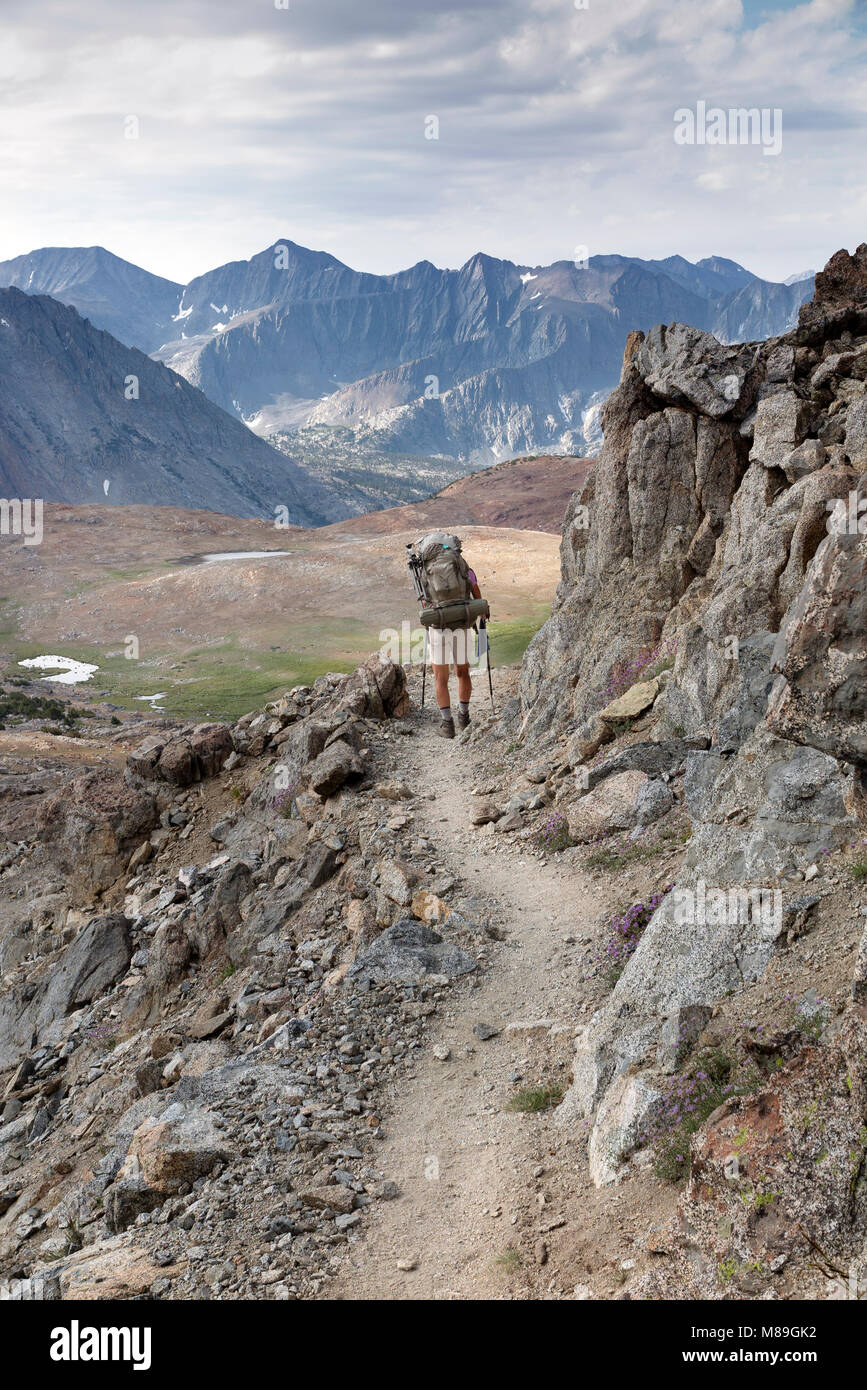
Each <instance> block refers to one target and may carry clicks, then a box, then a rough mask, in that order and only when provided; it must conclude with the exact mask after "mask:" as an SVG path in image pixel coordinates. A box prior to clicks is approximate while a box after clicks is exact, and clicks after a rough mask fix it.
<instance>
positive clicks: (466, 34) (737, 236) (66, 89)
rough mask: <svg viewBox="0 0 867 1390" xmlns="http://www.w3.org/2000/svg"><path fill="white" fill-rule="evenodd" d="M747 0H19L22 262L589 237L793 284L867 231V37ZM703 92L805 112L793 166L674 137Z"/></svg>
mask: <svg viewBox="0 0 867 1390" xmlns="http://www.w3.org/2000/svg"><path fill="white" fill-rule="evenodd" d="M746 9H747V13H746V14H745V7H744V6H742V5H741V3H740V0H703V2H702V3H701V4H696V3H695V0H591V4H590V7H589V8H588V9H587V10H575V8H574V6H572V5H571V4H569V3H568V0H475V3H474V4H473V5H472V6H468V5H466V4H464V3H459V0H442V2H441V3H438V4H437V5H436V6H430V5H429V4H428V3H427V0H425V3H424V4H420V3H419V0H366V3H365V4H363V5H359V4H358V3H357V0H330V3H328V4H314V3H313V0H293V4H292V5H291V7H290V9H289V10H288V11H276V10H274V9H273V8H271V7H270V6H269V5H266V4H262V5H258V6H250V5H239V4H237V3H236V0H173V3H169V0H148V4H146V5H142V4H140V3H138V0H135V2H134V0H112V2H111V3H109V0H89V3H88V4H87V6H85V7H82V6H80V5H78V4H75V3H73V0H44V3H43V4H42V5H40V7H39V10H38V12H36V11H34V10H33V8H32V6H31V5H28V4H25V3H23V0H6V3H5V5H4V14H5V34H4V42H3V46H2V48H0V141H2V148H3V154H4V157H3V160H2V161H0V200H2V204H3V207H4V219H3V235H2V241H0V258H5V257H8V256H12V255H15V254H18V253H20V252H22V251H26V250H30V249H32V248H33V247H35V246H39V245H46V244H78V243H84V244H92V243H95V242H98V243H101V244H103V245H107V246H108V247H109V248H110V249H112V250H114V251H116V252H117V253H118V254H120V255H124V256H127V257H128V258H129V259H131V260H135V261H137V262H139V263H140V264H144V265H146V266H148V267H149V268H152V269H154V270H157V271H159V272H161V273H162V274H166V275H170V276H172V277H173V278H175V279H186V278H189V277H190V276H192V275H193V274H196V273H200V272H201V271H203V270H205V269H207V268H209V267H210V266H211V265H214V264H217V263H219V262H221V261H224V260H228V259H236V258H238V257H241V256H248V255H250V254H252V253H253V252H254V251H256V250H259V249H261V248H262V247H263V246H265V245H267V244H268V243H269V242H271V241H273V240H274V239H275V238H276V237H278V236H292V237H293V238H294V239H295V240H297V241H300V242H302V243H306V244H308V245H313V246H317V247H322V248H324V249H327V250H330V251H332V252H334V254H336V255H339V256H341V257H342V258H343V259H345V260H347V261H348V262H349V263H350V264H354V265H357V266H359V267H361V268H365V269H371V270H394V269H397V268H399V267H401V266H404V265H407V264H410V263H411V262H413V261H414V260H418V259H422V258H429V259H431V260H435V261H437V262H438V263H439V264H459V263H460V262H461V261H463V260H465V259H466V258H467V257H468V256H469V255H470V254H472V252H473V251H475V250H478V249H484V250H487V251H489V252H491V253H492V254H494V255H504V256H509V257H511V258H513V259H515V260H518V261H523V262H524V263H525V264H539V263H542V262H545V261H548V260H551V259H556V258H564V257H568V256H570V255H571V254H572V248H573V247H574V246H575V245H576V244H579V243H580V244H587V245H588V246H589V247H590V250H591V253H595V252H599V251H622V252H628V253H633V254H642V255H648V256H663V255H666V254H669V253H671V252H673V251H680V252H681V253H683V254H685V255H688V256H694V257H695V256H701V255H706V254H710V253H712V252H718V253H720V254H723V255H730V256H733V257H735V258H736V259H740V260H743V261H744V262H745V263H747V264H749V265H750V267H751V268H753V269H756V270H758V271H759V272H760V273H764V274H768V275H776V276H778V277H780V278H782V277H783V276H784V275H786V274H788V273H790V272H791V271H792V270H793V269H797V268H798V267H800V266H802V265H806V264H817V265H818V264H822V263H823V261H824V260H825V259H826V258H827V256H828V255H829V254H830V252H831V251H833V250H834V249H836V247H837V246H838V245H849V246H852V245H854V244H855V243H857V242H858V241H860V240H863V238H864V235H865V233H864V227H863V213H864V188H863V184H864V179H863V177H861V176H860V175H859V173H858V171H859V170H861V169H863V168H864V159H863V124H864V117H865V108H867V84H865V82H864V59H865V56H867V38H865V34H864V31H863V28H862V27H861V26H860V25H859V23H858V19H859V10H858V8H857V6H856V5H855V4H854V3H853V0H811V2H810V3H804V4H800V5H797V4H787V5H786V6H785V8H782V9H780V8H776V9H771V10H770V11H769V13H768V14H767V16H766V17H765V18H762V17H761V16H760V14H759V13H758V12H759V11H760V10H761V9H762V5H761V4H760V3H759V4H758V5H753V4H751V3H748V4H747V6H746ZM699 99H703V100H706V101H707V102H708V103H709V104H718V105H721V106H725V107H728V106H740V105H746V106H760V107H761V106H769V107H779V108H781V109H782V110H783V115H784V140H783V150H782V154H781V155H780V156H779V158H778V159H775V160H769V159H764V160H763V159H762V157H761V151H759V150H756V149H754V148H749V147H746V148H742V147H738V148H716V149H709V148H708V147H703V148H696V147H683V146H676V145H675V144H674V140H673V113H674V111H675V109H677V108H678V107H681V106H687V107H694V105H695V102H696V101H697V100H699ZM130 114H135V115H137V116H138V117H139V119H140V122H141V136H140V139H138V140H125V139H124V127H123V122H124V118H125V117H126V116H127V115H130ZM430 114H436V115H437V116H438V117H439V122H440V132H439V139H438V140H425V138H424V121H425V117H426V116H428V115H430ZM771 165H773V169H771V168H769V166H771ZM571 208H581V209H582V211H581V212H580V214H579V213H575V212H570V209H571ZM829 209H831V210H833V216H832V217H830V218H829V217H828V215H827V214H828V211H829ZM615 237H616V238H617V239H616V241H615V240H614V238H615Z"/></svg>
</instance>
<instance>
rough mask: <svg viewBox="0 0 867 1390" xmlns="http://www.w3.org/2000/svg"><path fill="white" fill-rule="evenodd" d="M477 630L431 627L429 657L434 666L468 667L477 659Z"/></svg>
mask: <svg viewBox="0 0 867 1390" xmlns="http://www.w3.org/2000/svg"><path fill="white" fill-rule="evenodd" d="M475 636H476V633H475V628H472V627H456V628H451V627H429V628H428V630H427V638H428V655H429V657H430V660H431V662H432V663H433V665H434V666H451V665H452V664H454V665H455V666H468V665H469V663H470V661H471V659H474V658H475V652H476V648H475Z"/></svg>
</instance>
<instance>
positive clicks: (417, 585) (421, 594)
mask: <svg viewBox="0 0 867 1390" xmlns="http://www.w3.org/2000/svg"><path fill="white" fill-rule="evenodd" d="M406 548H407V551H408V552H409V553H408V554H407V557H406V563H407V566H408V568H409V572H410V574H411V575H412V584H413V588H414V589H415V596H416V598H417V599H418V601H419V603H420V604H422V605H424V604H425V603H426V602H427V595H426V593H425V591H424V584H423V583H422V577H421V570H422V564H421V560H420V558H419V556H418V554H417V552H416V549H415V545H414V544H413V542H412V541H410V543H409V544H408V545H407V547H406ZM422 662H423V665H422V668H421V707H422V709H424V693H425V685H426V683H427V628H425V634H424V656H423V658H422Z"/></svg>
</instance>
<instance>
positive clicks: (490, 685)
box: [479, 618, 496, 714]
mask: <svg viewBox="0 0 867 1390" xmlns="http://www.w3.org/2000/svg"><path fill="white" fill-rule="evenodd" d="M479 632H480V633H482V632H484V634H485V664H486V665H487V668H488V690H489V691H490V692H491V713H492V714H496V710H495V709H494V682H493V678H492V676H491V639H490V637H489V635H488V625H487V623H486V622H485V620H484V618H480V619H479Z"/></svg>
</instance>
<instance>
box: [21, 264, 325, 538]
mask: <svg viewBox="0 0 867 1390" xmlns="http://www.w3.org/2000/svg"><path fill="white" fill-rule="evenodd" d="M0 487H2V489H3V496H4V497H19V498H34V497H41V498H43V499H45V500H47V501H51V502H76V503H84V502H105V501H108V502H115V503H130V502H140V503H151V504H153V505H165V506H169V505H171V506H186V507H202V506H206V507H208V508H210V509H212V510H214V511H220V512H226V513H229V514H230V515H234V516H265V517H269V518H271V519H272V520H277V519H280V520H286V521H287V522H290V523H292V524H296V525H302V526H316V525H320V524H322V523H324V522H328V521H335V520H339V519H340V518H341V517H343V516H346V515H347V509H346V508H345V507H344V506H343V504H342V503H341V502H339V501H338V500H337V499H336V498H335V497H334V496H333V495H332V494H331V493H330V492H329V491H328V490H326V489H325V488H324V487H323V486H322V485H321V484H320V483H319V482H317V480H316V479H315V478H313V477H311V476H310V474H309V473H308V472H307V471H306V469H303V468H300V467H299V466H298V465H297V464H296V463H295V462H293V461H292V460H291V459H289V458H287V457H285V455H283V454H281V453H278V452H277V450H275V449H273V448H271V446H270V445H269V444H268V443H266V441H265V440H264V439H259V438H257V436H256V435H255V434H253V433H252V432H251V431H250V430H248V429H247V428H246V427H245V426H244V425H243V424H242V423H241V421H239V420H238V419H236V418H233V417H232V416H230V415H227V414H226V412H225V411H223V410H221V409H220V408H219V406H217V405H215V404H214V403H213V402H212V401H209V400H208V399H207V397H206V396H204V395H203V394H202V392H201V391H198V390H196V389H195V387H193V386H191V385H190V383H189V382H188V381H185V380H184V379H183V378H182V377H180V376H178V375H176V373H174V372H172V371H170V370H169V369H168V368H167V367H164V366H163V365H162V364H161V363H159V362H155V361H153V359H152V358H150V357H148V356H147V355H146V354H145V353H143V352H140V351H139V350H138V349H137V348H130V347H126V346H124V344H123V343H121V342H119V341H118V339H117V338H114V337H112V335H111V334H110V333H106V332H103V331H102V330H101V329H98V328H95V327H94V326H93V324H92V323H89V322H88V321H87V319H85V318H82V317H81V315H80V314H79V313H78V312H77V311H76V310H75V309H73V308H71V307H69V306H68V305H65V304H61V303H60V301H59V300H57V299H54V298H52V297H50V296H49V295H45V294H24V293H22V291H21V290H18V289H0ZM277 507H280V508H285V510H284V511H282V512H280V513H278V514H277V515H276V516H275V508H277Z"/></svg>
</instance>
